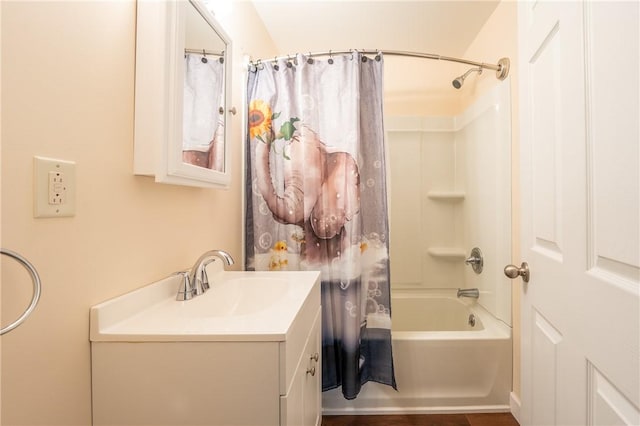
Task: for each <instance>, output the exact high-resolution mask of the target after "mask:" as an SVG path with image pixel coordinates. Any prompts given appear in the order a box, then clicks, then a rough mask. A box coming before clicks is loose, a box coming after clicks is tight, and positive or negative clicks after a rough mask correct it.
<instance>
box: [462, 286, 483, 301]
mask: <svg viewBox="0 0 640 426" xmlns="http://www.w3.org/2000/svg"><path fill="white" fill-rule="evenodd" d="M457 296H458V297H472V298H474V299H477V298H479V297H480V291H479V290H478V289H477V288H459V289H458V294H457Z"/></svg>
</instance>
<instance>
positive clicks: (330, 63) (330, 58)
mask: <svg viewBox="0 0 640 426" xmlns="http://www.w3.org/2000/svg"><path fill="white" fill-rule="evenodd" d="M327 62H329V65H333V57H332V56H331V50H329V60H328V61H327Z"/></svg>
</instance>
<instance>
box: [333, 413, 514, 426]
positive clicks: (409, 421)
mask: <svg viewBox="0 0 640 426" xmlns="http://www.w3.org/2000/svg"><path fill="white" fill-rule="evenodd" d="M322 426H519V424H518V422H517V421H516V419H515V418H514V417H513V416H512V415H511V414H510V413H483V414H406V415H376V416H323V417H322Z"/></svg>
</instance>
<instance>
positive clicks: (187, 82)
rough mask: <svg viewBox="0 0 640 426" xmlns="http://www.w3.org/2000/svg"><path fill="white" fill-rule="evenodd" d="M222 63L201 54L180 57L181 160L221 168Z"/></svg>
mask: <svg viewBox="0 0 640 426" xmlns="http://www.w3.org/2000/svg"><path fill="white" fill-rule="evenodd" d="M223 100H224V64H223V63H222V62H220V61H219V60H217V59H216V58H210V59H207V58H206V56H203V55H202V54H194V53H187V54H185V56H184V99H183V120H182V121H183V126H182V159H183V161H184V162H186V163H190V164H193V165H195V166H200V167H205V168H207V169H213V170H218V171H222V169H223V164H224V163H223V161H224V152H223V149H224V143H223V140H224V124H223V122H222V120H223V116H222V115H221V114H220V111H219V110H220V107H221V106H222V105H223Z"/></svg>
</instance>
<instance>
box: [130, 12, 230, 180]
mask: <svg viewBox="0 0 640 426" xmlns="http://www.w3.org/2000/svg"><path fill="white" fill-rule="evenodd" d="M231 62H232V57H231V40H230V38H229V36H228V35H227V34H226V32H225V31H224V30H223V29H222V27H221V26H220V24H219V23H218V22H217V21H216V20H215V18H214V17H213V15H212V14H211V13H210V12H209V11H208V10H207V9H206V7H205V6H204V4H203V3H201V2H200V1H199V0H162V1H154V0H139V1H138V2H137V28H136V75H135V121H134V174H136V175H146V176H154V177H155V181H156V182H159V183H168V184H176V185H189V186H198V187H209V188H228V187H229V184H230V181H231V177H230V170H229V166H230V162H229V152H230V132H229V129H230V127H231V126H230V125H229V124H230V118H231V116H232V115H231V110H232V108H231V106H230V101H231Z"/></svg>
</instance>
